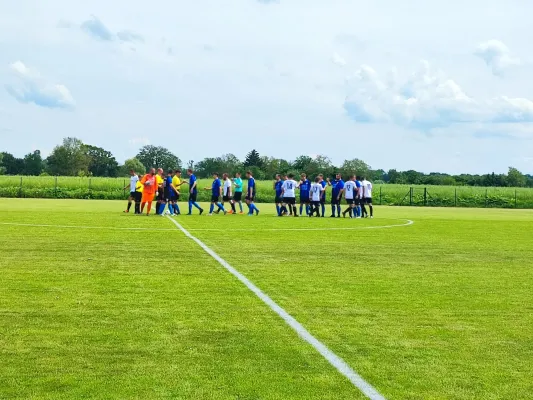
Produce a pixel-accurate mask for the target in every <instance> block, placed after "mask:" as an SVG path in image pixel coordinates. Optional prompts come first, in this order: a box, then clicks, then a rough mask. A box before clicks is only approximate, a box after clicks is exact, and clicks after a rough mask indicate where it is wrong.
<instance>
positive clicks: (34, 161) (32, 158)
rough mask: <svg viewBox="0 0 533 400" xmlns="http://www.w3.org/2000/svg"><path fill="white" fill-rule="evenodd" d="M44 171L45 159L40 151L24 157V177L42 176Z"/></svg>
mask: <svg viewBox="0 0 533 400" xmlns="http://www.w3.org/2000/svg"><path fill="white" fill-rule="evenodd" d="M42 171H43V158H42V157H41V152H40V150H35V151H34V152H33V153H28V154H26V155H25V156H24V175H40V174H41V172H42Z"/></svg>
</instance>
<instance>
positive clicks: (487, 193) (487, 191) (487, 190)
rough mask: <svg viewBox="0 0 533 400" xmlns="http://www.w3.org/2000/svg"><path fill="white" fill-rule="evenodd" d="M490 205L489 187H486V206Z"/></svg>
mask: <svg viewBox="0 0 533 400" xmlns="http://www.w3.org/2000/svg"><path fill="white" fill-rule="evenodd" d="M488 206H489V189H485V208H487V207H488Z"/></svg>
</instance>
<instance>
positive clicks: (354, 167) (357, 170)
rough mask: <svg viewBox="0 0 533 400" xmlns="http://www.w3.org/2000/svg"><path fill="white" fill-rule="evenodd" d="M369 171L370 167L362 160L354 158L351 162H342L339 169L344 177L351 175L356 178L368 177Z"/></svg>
mask: <svg viewBox="0 0 533 400" xmlns="http://www.w3.org/2000/svg"><path fill="white" fill-rule="evenodd" d="M370 170H371V168H370V165H368V164H367V163H365V162H364V161H362V160H359V159H358V158H354V159H353V160H344V162H343V163H342V166H341V168H340V172H341V174H342V175H343V176H344V177H348V176H350V175H353V174H355V175H357V176H358V177H360V176H361V177H362V176H365V177H366V176H368V175H369V173H370Z"/></svg>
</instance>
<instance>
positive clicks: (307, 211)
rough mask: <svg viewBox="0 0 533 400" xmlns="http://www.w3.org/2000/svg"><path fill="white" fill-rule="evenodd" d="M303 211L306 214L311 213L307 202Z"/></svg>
mask: <svg viewBox="0 0 533 400" xmlns="http://www.w3.org/2000/svg"><path fill="white" fill-rule="evenodd" d="M305 212H306V213H307V215H309V214H311V207H310V206H309V204H307V205H306V206H305Z"/></svg>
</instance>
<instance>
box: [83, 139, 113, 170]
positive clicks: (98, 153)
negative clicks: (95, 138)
mask: <svg viewBox="0 0 533 400" xmlns="http://www.w3.org/2000/svg"><path fill="white" fill-rule="evenodd" d="M85 154H86V156H87V157H88V158H89V166H88V171H89V174H90V175H92V176H110V177H115V176H117V175H118V162H117V160H116V159H115V157H114V156H113V154H111V152H110V151H107V150H105V149H103V148H101V147H96V146H91V145H88V144H87V145H85Z"/></svg>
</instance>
